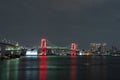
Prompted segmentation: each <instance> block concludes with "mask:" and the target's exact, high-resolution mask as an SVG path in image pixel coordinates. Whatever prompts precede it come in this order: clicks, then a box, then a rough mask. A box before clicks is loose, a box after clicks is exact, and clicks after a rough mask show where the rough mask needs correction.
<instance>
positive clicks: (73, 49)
mask: <svg viewBox="0 0 120 80" xmlns="http://www.w3.org/2000/svg"><path fill="white" fill-rule="evenodd" d="M76 49H77V45H76V44H75V43H72V44H71V56H76Z"/></svg>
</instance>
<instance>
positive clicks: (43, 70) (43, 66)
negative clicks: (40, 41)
mask: <svg viewBox="0 0 120 80" xmlns="http://www.w3.org/2000/svg"><path fill="white" fill-rule="evenodd" d="M39 68H40V73H39V74H40V80H47V56H40V64H39Z"/></svg>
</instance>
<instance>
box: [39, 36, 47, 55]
mask: <svg viewBox="0 0 120 80" xmlns="http://www.w3.org/2000/svg"><path fill="white" fill-rule="evenodd" d="M40 49H41V50H40V53H41V54H42V55H46V52H47V40H46V39H45V38H43V39H41V44H40Z"/></svg>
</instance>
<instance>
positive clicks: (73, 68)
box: [70, 56, 77, 80]
mask: <svg viewBox="0 0 120 80" xmlns="http://www.w3.org/2000/svg"><path fill="white" fill-rule="evenodd" d="M70 70H71V74H70V79H71V80H77V79H76V71H77V70H76V56H71V68H70Z"/></svg>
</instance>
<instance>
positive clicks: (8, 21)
mask: <svg viewBox="0 0 120 80" xmlns="http://www.w3.org/2000/svg"><path fill="white" fill-rule="evenodd" d="M119 34H120V0H0V38H1V39H2V38H6V39H9V40H15V41H18V42H19V43H20V44H21V45H26V46H36V45H39V41H40V39H41V38H43V37H45V38H47V39H48V40H49V41H50V42H51V43H53V44H56V45H58V46H69V45H70V44H71V42H76V43H77V44H78V45H79V48H88V47H89V43H91V42H98V43H99V42H100V43H101V42H106V43H107V44H108V46H111V45H117V46H119V47H120V37H119Z"/></svg>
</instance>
